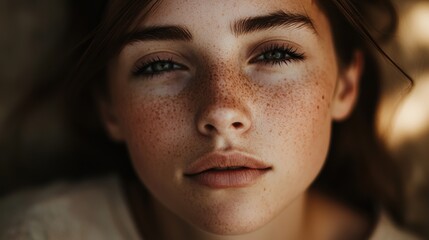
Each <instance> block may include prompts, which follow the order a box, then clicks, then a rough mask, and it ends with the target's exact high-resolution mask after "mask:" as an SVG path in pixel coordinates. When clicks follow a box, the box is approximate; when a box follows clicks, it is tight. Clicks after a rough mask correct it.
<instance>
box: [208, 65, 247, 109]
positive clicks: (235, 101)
mask: <svg viewBox="0 0 429 240" xmlns="http://www.w3.org/2000/svg"><path fill="white" fill-rule="evenodd" d="M202 82H203V84H204V85H205V86H204V87H203V91H202V93H204V95H205V99H206V100H207V104H208V105H217V106H218V107H223V108H229V107H231V108H235V107H238V106H239V105H240V104H244V102H245V101H246V98H247V97H248V96H249V95H250V92H249V90H250V87H248V86H249V83H248V81H246V77H245V76H244V74H241V72H240V69H239V68H238V67H235V66H234V65H233V64H227V63H225V62H222V63H220V64H212V65H210V66H209V69H208V71H207V75H206V76H205V77H204V79H203V80H202Z"/></svg>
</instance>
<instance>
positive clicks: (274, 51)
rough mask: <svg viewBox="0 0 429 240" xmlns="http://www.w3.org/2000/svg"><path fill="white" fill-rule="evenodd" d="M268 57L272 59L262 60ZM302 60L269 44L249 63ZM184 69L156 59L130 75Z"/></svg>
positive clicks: (292, 50)
mask: <svg viewBox="0 0 429 240" xmlns="http://www.w3.org/2000/svg"><path fill="white" fill-rule="evenodd" d="M268 54H271V56H269V55H268ZM274 55H277V56H274ZM270 57H271V58H272V59H264V58H270ZM274 58H277V59H274ZM304 59H305V56H304V54H302V53H299V52H298V50H297V49H295V48H292V47H289V46H285V45H279V44H271V45H270V46H268V47H266V48H264V49H263V51H262V52H261V53H260V54H259V55H257V56H256V57H254V58H253V59H251V60H250V62H249V63H252V64H253V63H263V64H266V65H268V64H271V65H282V64H286V65H287V64H289V63H290V62H293V61H303V60H304ZM160 64H161V65H160ZM167 65H168V66H169V69H156V68H157V67H161V68H162V67H167ZM186 69H187V68H186V67H185V66H184V65H181V64H179V63H176V62H174V61H173V59H172V58H166V59H161V58H160V57H156V58H152V59H150V60H148V61H145V62H141V63H139V64H138V65H137V66H136V67H135V68H134V70H133V71H132V74H133V76H135V77H138V76H143V77H147V78H152V77H154V76H157V75H162V74H164V73H168V72H172V71H175V70H186Z"/></svg>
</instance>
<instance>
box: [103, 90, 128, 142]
mask: <svg viewBox="0 0 429 240" xmlns="http://www.w3.org/2000/svg"><path fill="white" fill-rule="evenodd" d="M97 107H98V112H99V115H100V118H101V121H102V123H103V125H104V128H105V130H106V131H107V133H108V134H109V136H110V138H111V139H112V140H114V141H118V142H120V141H123V137H122V130H121V127H120V124H119V121H118V118H117V113H116V111H115V108H114V106H113V104H112V103H111V101H110V100H109V99H107V97H106V96H98V97H97Z"/></svg>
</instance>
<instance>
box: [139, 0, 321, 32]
mask: <svg viewBox="0 0 429 240" xmlns="http://www.w3.org/2000/svg"><path fill="white" fill-rule="evenodd" d="M278 10H283V11H287V12H292V13H299V14H303V15H308V16H309V17H311V18H312V19H313V20H314V21H315V22H317V20H318V18H320V17H321V14H320V13H321V11H320V10H319V8H318V7H317V4H316V3H315V1H314V0H234V1H231V0H217V1H214V0H161V1H160V3H159V4H158V5H157V7H156V8H155V9H154V11H152V12H151V13H150V14H149V15H147V18H145V21H144V23H143V26H145V25H147V26H151V25H186V26H192V25H202V24H211V25H212V24H213V23H216V25H217V26H222V25H223V23H225V24H230V23H231V22H232V21H234V20H236V19H238V18H246V17H250V16H255V15H264V14H269V13H272V12H276V11H278Z"/></svg>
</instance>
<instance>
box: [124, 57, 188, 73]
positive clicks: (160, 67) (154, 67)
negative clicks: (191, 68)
mask: <svg viewBox="0 0 429 240" xmlns="http://www.w3.org/2000/svg"><path fill="white" fill-rule="evenodd" d="M183 69H186V67H185V66H183V65H181V64H178V63H175V62H173V61H172V59H165V60H163V59H159V58H158V59H152V60H150V61H148V62H143V63H140V64H139V65H137V66H136V67H135V69H134V70H133V72H132V73H133V75H134V76H147V77H153V76H155V75H160V74H163V73H167V72H171V71H175V70H183Z"/></svg>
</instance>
